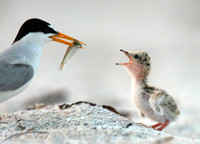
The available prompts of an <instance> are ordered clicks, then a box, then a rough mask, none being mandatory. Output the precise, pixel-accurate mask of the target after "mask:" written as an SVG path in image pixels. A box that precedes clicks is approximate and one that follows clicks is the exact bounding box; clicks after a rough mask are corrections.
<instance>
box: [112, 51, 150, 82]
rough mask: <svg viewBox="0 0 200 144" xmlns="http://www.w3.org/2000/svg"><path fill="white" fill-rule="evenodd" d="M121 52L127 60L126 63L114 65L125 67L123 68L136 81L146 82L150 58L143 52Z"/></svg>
mask: <svg viewBox="0 0 200 144" xmlns="http://www.w3.org/2000/svg"><path fill="white" fill-rule="evenodd" d="M120 51H122V52H123V53H124V54H125V55H126V56H127V57H128V58H129V62H128V63H116V65H122V66H125V68H126V69H127V70H128V71H129V72H130V73H131V75H132V76H133V77H135V79H136V81H146V78H147V76H148V75H149V72H150V69H151V62H150V57H149V56H148V53H147V52H144V51H131V52H127V51H125V50H120Z"/></svg>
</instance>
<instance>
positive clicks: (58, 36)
mask: <svg viewBox="0 0 200 144" xmlns="http://www.w3.org/2000/svg"><path fill="white" fill-rule="evenodd" d="M49 38H51V39H52V40H53V41H56V42H59V43H63V44H66V45H70V46H74V44H73V42H74V41H77V42H79V43H81V44H83V45H85V43H83V42H81V41H79V40H77V39H75V38H72V37H70V36H67V35H65V34H63V33H60V32H58V34H56V35H52V36H49ZM66 40H70V41H72V43H71V42H68V41H66Z"/></svg>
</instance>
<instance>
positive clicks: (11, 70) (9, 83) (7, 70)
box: [0, 63, 34, 91]
mask: <svg viewBox="0 0 200 144" xmlns="http://www.w3.org/2000/svg"><path fill="white" fill-rule="evenodd" d="M33 74H34V70H33V68H32V67H31V66H30V65H26V64H8V63H3V64H2V63H1V64H0V91H12V90H16V89H18V88H20V87H22V86H23V85H25V84H26V83H27V82H29V81H30V80H31V79H32V77H33Z"/></svg>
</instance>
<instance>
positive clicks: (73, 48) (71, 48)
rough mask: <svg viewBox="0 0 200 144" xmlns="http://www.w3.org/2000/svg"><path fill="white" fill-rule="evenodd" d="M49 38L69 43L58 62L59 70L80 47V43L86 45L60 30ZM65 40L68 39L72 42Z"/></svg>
mask: <svg viewBox="0 0 200 144" xmlns="http://www.w3.org/2000/svg"><path fill="white" fill-rule="evenodd" d="M49 38H51V39H52V40H53V41H56V42H59V43H63V44H66V45H69V47H68V48H67V50H66V52H65V55H64V57H63V60H62V62H61V64H60V67H59V70H62V69H63V68H64V66H65V64H66V63H67V62H68V61H69V60H70V59H71V57H72V56H73V55H74V54H75V53H76V52H77V51H78V50H79V49H81V48H82V45H86V44H85V43H83V42H81V41H79V40H77V39H75V38H72V37H70V36H67V35H65V34H63V33H60V32H58V34H56V35H53V36H50V37H49ZM66 40H70V41H72V42H69V41H66Z"/></svg>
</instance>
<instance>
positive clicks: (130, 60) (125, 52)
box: [116, 49, 132, 65]
mask: <svg viewBox="0 0 200 144" xmlns="http://www.w3.org/2000/svg"><path fill="white" fill-rule="evenodd" d="M120 51H121V52H123V53H124V54H125V55H126V56H127V57H128V58H129V62H128V63H116V65H127V64H130V63H131V62H132V59H131V56H130V54H129V52H127V51H125V50H122V49H120Z"/></svg>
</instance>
